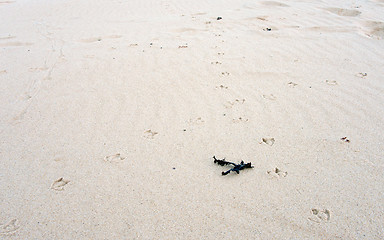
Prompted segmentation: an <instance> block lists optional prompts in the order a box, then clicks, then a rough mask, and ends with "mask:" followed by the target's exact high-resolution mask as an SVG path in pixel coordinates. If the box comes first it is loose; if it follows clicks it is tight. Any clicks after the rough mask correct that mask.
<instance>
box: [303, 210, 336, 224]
mask: <svg viewBox="0 0 384 240" xmlns="http://www.w3.org/2000/svg"><path fill="white" fill-rule="evenodd" d="M311 213H312V216H311V217H309V218H308V219H309V220H310V221H312V222H316V223H321V222H328V221H329V220H330V219H331V212H330V211H329V210H328V209H322V210H319V209H316V208H313V209H312V210H311Z"/></svg>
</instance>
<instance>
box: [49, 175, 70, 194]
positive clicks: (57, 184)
mask: <svg viewBox="0 0 384 240" xmlns="http://www.w3.org/2000/svg"><path fill="white" fill-rule="evenodd" d="M69 182H70V181H69V180H65V179H64V178H59V179H57V180H56V181H54V182H53V183H52V185H51V189H53V190H55V191H63V190H64V186H65V185H67V184H68V183H69Z"/></svg>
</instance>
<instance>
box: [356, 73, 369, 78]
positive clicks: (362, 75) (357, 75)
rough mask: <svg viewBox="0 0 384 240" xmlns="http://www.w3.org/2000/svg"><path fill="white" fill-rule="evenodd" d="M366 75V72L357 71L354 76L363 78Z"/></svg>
mask: <svg viewBox="0 0 384 240" xmlns="http://www.w3.org/2000/svg"><path fill="white" fill-rule="evenodd" d="M366 76H368V74H367V73H358V74H356V77H361V78H365V77H366Z"/></svg>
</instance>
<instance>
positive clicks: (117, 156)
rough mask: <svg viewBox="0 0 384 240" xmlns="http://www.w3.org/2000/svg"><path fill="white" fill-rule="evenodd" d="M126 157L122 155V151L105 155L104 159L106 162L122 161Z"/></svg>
mask: <svg viewBox="0 0 384 240" xmlns="http://www.w3.org/2000/svg"><path fill="white" fill-rule="evenodd" d="M124 159H125V157H122V156H121V155H120V153H116V154H114V155H110V156H105V157H104V161H106V162H121V161H123V160H124Z"/></svg>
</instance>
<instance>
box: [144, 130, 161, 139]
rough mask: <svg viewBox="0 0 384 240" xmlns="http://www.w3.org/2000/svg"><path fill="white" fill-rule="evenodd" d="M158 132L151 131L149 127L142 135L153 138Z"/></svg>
mask: <svg viewBox="0 0 384 240" xmlns="http://www.w3.org/2000/svg"><path fill="white" fill-rule="evenodd" d="M157 134H159V133H158V132H155V131H152V130H151V129H148V130H147V131H145V132H144V137H145V138H149V139H153V138H154V137H155V135H157Z"/></svg>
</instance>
